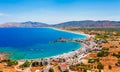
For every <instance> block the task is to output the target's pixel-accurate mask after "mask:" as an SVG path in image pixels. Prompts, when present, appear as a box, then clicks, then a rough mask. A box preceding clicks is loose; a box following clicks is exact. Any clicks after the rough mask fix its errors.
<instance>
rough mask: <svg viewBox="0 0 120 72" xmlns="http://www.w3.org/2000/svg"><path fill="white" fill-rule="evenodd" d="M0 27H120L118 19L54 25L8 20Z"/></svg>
mask: <svg viewBox="0 0 120 72" xmlns="http://www.w3.org/2000/svg"><path fill="white" fill-rule="evenodd" d="M0 27H2V28H4V27H82V28H83V27H84V28H86V27H87V28H92V27H95V28H116V27H120V21H92V20H85V21H69V22H64V23H59V24H54V25H49V24H46V23H41V22H32V21H27V22H8V23H5V24H0Z"/></svg>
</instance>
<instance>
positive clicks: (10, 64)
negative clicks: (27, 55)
mask: <svg viewBox="0 0 120 72" xmlns="http://www.w3.org/2000/svg"><path fill="white" fill-rule="evenodd" d="M6 63H7V65H8V66H12V65H17V64H18V61H16V60H8V61H7V62H6Z"/></svg>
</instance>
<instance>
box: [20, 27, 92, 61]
mask: <svg viewBox="0 0 120 72" xmlns="http://www.w3.org/2000/svg"><path fill="white" fill-rule="evenodd" d="M42 28H51V29H54V30H58V31H64V32H69V33H74V34H79V35H85V36H86V38H82V39H87V38H90V37H91V36H90V35H88V34H85V33H83V32H82V33H79V32H74V31H68V30H62V29H58V28H54V27H42ZM77 39H79V38H77ZM81 50H84V47H83V44H82V43H81V47H80V48H78V49H77V50H74V51H70V52H66V53H63V54H58V55H55V56H50V57H45V58H35V59H20V60H18V61H23V60H40V59H50V58H59V57H67V56H68V57H69V56H70V55H71V54H73V53H74V54H75V53H78V52H80V51H81Z"/></svg>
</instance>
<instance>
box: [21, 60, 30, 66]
mask: <svg viewBox="0 0 120 72" xmlns="http://www.w3.org/2000/svg"><path fill="white" fill-rule="evenodd" d="M29 66H30V62H29V61H27V60H26V61H25V62H24V64H22V65H21V67H29Z"/></svg>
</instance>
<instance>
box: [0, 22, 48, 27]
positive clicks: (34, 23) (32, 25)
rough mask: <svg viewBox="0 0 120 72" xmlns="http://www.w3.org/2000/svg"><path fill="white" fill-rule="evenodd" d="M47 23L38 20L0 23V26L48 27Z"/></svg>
mask: <svg viewBox="0 0 120 72" xmlns="http://www.w3.org/2000/svg"><path fill="white" fill-rule="evenodd" d="M48 26H49V25H48V24H45V23H40V22H31V21H28V22H21V23H19V22H8V23H5V24H0V27H48Z"/></svg>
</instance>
